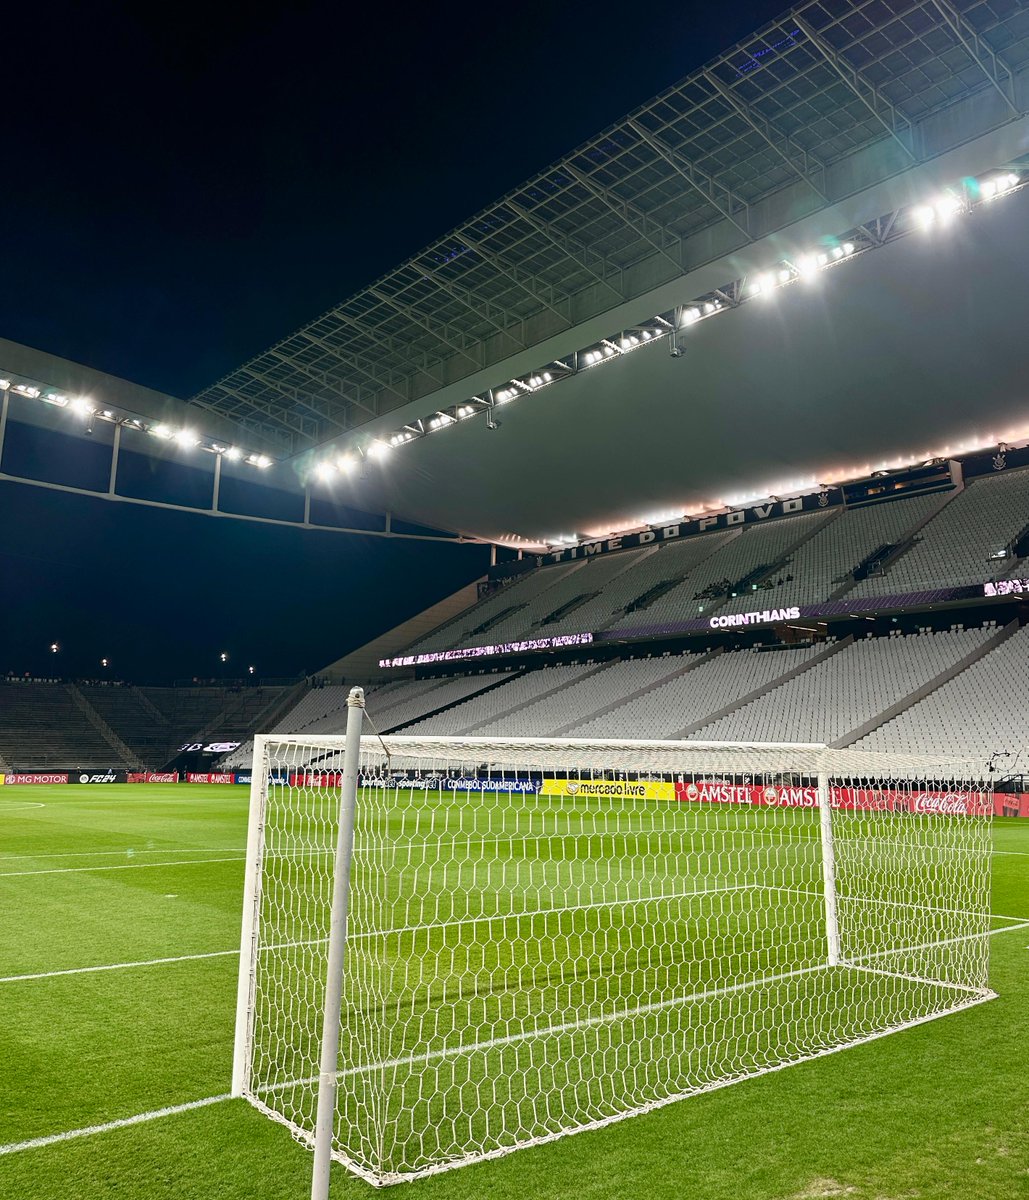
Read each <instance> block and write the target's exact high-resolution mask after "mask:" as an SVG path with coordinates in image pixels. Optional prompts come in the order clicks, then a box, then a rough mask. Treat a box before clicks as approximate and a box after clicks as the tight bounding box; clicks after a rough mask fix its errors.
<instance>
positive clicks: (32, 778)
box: [4, 772, 68, 784]
mask: <svg viewBox="0 0 1029 1200" xmlns="http://www.w3.org/2000/svg"><path fill="white" fill-rule="evenodd" d="M67 782H68V775H67V772H61V773H54V772H51V773H49V774H44V773H42V772H34V773H33V774H31V775H5V776H4V783H6V784H11V783H13V784H26V783H67Z"/></svg>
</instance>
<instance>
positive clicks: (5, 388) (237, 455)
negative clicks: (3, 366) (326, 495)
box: [0, 378, 273, 470]
mask: <svg viewBox="0 0 1029 1200" xmlns="http://www.w3.org/2000/svg"><path fill="white" fill-rule="evenodd" d="M0 392H9V393H10V394H12V395H17V396H24V397H25V398H26V399H29V400H38V401H40V402H41V403H43V404H47V405H49V406H50V407H51V408H61V409H65V410H66V411H67V412H69V413H72V414H73V415H74V416H76V417H77V418H79V419H81V420H84V421H85V422H86V432H87V433H92V432H93V427H94V424H95V422H97V421H102V422H104V423H106V424H109V425H116V426H120V427H121V428H122V429H134V430H135V431H136V432H137V433H143V434H146V435H147V436H148V437H153V438H156V439H157V440H158V441H164V442H170V441H173V442H175V444H176V445H178V446H181V447H183V448H184V449H187V450H191V449H194V448H199V449H201V450H203V451H205V452H206V453H208V454H215V455H218V456H219V457H223V458H226V459H228V460H229V461H230V462H240V461H243V462H245V463H246V464H247V465H248V466H253V467H257V468H258V469H260V470H263V469H265V468H267V467H270V466H271V465H272V462H273V459H272V458H271V457H270V456H269V455H267V454H260V453H257V452H256V451H254V452H252V453H246V452H245V451H243V450H241V449H240V448H239V447H238V446H232V445H228V444H227V443H222V442H219V441H218V440H216V439H209V438H204V437H202V436H201V435H200V434H198V433H196V432H195V431H194V430H192V429H188V428H177V429H176V428H172V427H171V426H169V425H168V424H167V423H166V422H164V421H149V420H146V419H144V418H142V417H137V416H134V415H133V414H131V413H127V412H125V411H123V410H119V409H115V408H105V407H103V406H102V405H101V404H98V403H97V402H96V401H95V400H93V399H91V398H90V397H89V396H69V395H67V394H66V393H64V392H61V391H58V390H56V389H54V388H50V387H47V386H46V385H44V384H39V383H37V382H35V381H33V382H29V381H25V380H22V381H20V382H17V383H16V382H14V380H12V379H8V378H3V379H0Z"/></svg>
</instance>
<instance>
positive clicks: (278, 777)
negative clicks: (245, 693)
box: [244, 737, 992, 1183]
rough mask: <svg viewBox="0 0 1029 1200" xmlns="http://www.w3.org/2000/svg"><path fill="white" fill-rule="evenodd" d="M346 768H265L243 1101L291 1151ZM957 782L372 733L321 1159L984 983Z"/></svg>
mask: <svg viewBox="0 0 1029 1200" xmlns="http://www.w3.org/2000/svg"><path fill="white" fill-rule="evenodd" d="M341 761H342V746H341V739H336V738H324V739H310V738H308V739H304V738H283V739H277V738H274V737H269V738H267V739H262V740H261V742H260V743H259V747H258V755H257V758H256V759H255V779H256V783H255V794H257V795H258V797H259V802H260V803H261V804H262V805H263V838H262V844H261V846H260V864H259V870H258V872H257V881H258V882H257V889H256V893H255V895H254V896H253V897H252V898H251V902H252V903H253V904H254V906H255V914H256V925H255V934H256V936H255V946H256V952H255V955H254V960H253V969H252V976H251V1001H250V1017H249V1020H250V1028H249V1033H248V1041H247V1047H248V1067H249V1069H248V1072H247V1082H246V1085H245V1088H244V1091H245V1094H246V1095H247V1096H248V1097H249V1098H250V1099H251V1100H252V1101H253V1102H254V1103H255V1104H257V1105H258V1106H259V1107H261V1108H262V1109H263V1110H264V1111H265V1112H267V1113H268V1114H269V1115H271V1116H273V1117H274V1118H275V1119H277V1120H280V1121H282V1122H283V1123H285V1124H286V1125H288V1126H289V1127H290V1129H291V1130H292V1131H293V1132H294V1134H295V1135H296V1136H297V1137H298V1138H300V1139H301V1140H308V1141H309V1140H310V1138H311V1136H312V1134H313V1130H314V1114H315V1108H316V1097H317V1075H318V1059H319V1036H320V1032H321V1020H322V998H323V995H324V989H325V971H326V957H327V935H328V924H329V910H330V900H331V894H332V876H333V855H334V850H335V844H336V830H337V821H338V810H339V802H340V786H339V785H340V779H339V770H340V767H341ZM976 776H977V771H976V770H975V769H973V768H972V767H971V766H970V765H969V764H962V763H955V762H948V761H946V760H942V759H940V760H927V759H918V760H915V759H911V760H900V761H898V760H896V759H890V760H889V761H886V760H884V759H882V758H879V757H877V756H873V755H867V754H860V753H858V752H847V751H842V752H834V751H826V750H824V749H822V748H820V747H811V746H800V747H784V746H776V747H761V746H728V745H722V746H704V745H703V744H697V743H690V744H683V743H614V742H589V743H587V742H572V741H566V742H561V743H556V742H551V743H547V742H539V741H531V742H530V741H525V740H521V741H518V740H509V741H504V742H500V741H488V740H483V739H467V738H466V739H454V740H447V739H433V740H431V741H425V740H418V739H413V738H403V737H394V738H387V739H386V740H385V742H383V741H381V740H380V739H378V738H365V739H364V740H363V743H362V764H361V781H360V788H359V791H358V797H357V816H356V827H355V843H354V858H353V868H352V880H351V893H350V920H349V931H348V941H347V950H346V958H345V968H344V987H343V997H344V999H343V1024H342V1032H341V1037H340V1048H339V1074H338V1096H337V1114H336V1125H335V1135H334V1139H333V1153H334V1156H335V1157H336V1158H337V1159H339V1160H340V1161H342V1162H344V1163H345V1164H346V1165H347V1166H349V1167H350V1168H351V1169H352V1170H354V1171H355V1172H356V1173H358V1174H360V1175H362V1176H363V1177H364V1178H366V1179H368V1180H370V1181H372V1182H375V1183H390V1182H396V1181H400V1180H403V1179H410V1178H416V1177H418V1176H419V1175H423V1174H427V1173H430V1172H433V1171H438V1170H442V1169H446V1168H448V1167H451V1166H456V1165H460V1164H461V1163H464V1162H472V1161H477V1160H481V1159H482V1158H485V1157H490V1156H493V1155H497V1154H502V1153H506V1152H508V1151H510V1150H513V1149H516V1148H517V1147H519V1146H524V1145H529V1144H533V1143H538V1142H540V1141H545V1140H549V1139H551V1138H554V1137H558V1136H561V1135H564V1134H567V1133H572V1132H575V1131H577V1130H581V1129H585V1128H590V1127H594V1126H596V1125H599V1124H603V1123H606V1122H608V1121H612V1120H616V1119H619V1118H621V1117H624V1116H627V1115H629V1114H631V1113H636V1112H641V1111H646V1110H647V1109H649V1108H652V1107H655V1106H657V1105H661V1104H664V1103H668V1102H669V1101H671V1100H674V1099H677V1098H679V1097H683V1096H687V1095H690V1094H693V1093H697V1092H700V1091H704V1090H707V1089H710V1088H713V1087H718V1086H723V1085H725V1084H727V1083H731V1082H734V1081H736V1080H740V1079H743V1078H746V1077H748V1076H752V1075H755V1074H759V1073H762V1072H765V1071H768V1070H774V1069H777V1068H779V1067H782V1066H785V1065H787V1064H789V1063H793V1062H798V1061H801V1060H803V1059H806V1058H810V1057H812V1056H815V1055H818V1054H823V1053H827V1052H829V1051H832V1050H836V1049H840V1048H842V1047H844V1046H847V1045H851V1044H854V1043H856V1042H859V1041H862V1040H865V1039H867V1038H869V1037H875V1036H879V1035H881V1034H883V1033H886V1032H889V1031H891V1030H896V1029H900V1028H904V1027H906V1026H909V1025H911V1024H913V1023H917V1022H920V1021H923V1020H927V1019H930V1018H932V1017H936V1016H940V1015H942V1014H944V1013H948V1012H952V1011H955V1010H956V1009H959V1008H962V1007H965V1006H967V1005H969V1004H973V1003H978V1002H980V1001H981V1000H983V999H986V998H988V997H989V996H990V995H991V994H992V993H990V992H989V991H988V985H987V947H988V937H987V931H988V923H989V918H988V907H987V903H988V885H989V873H988V872H989V843H988V839H989V818H988V813H989V810H990V803H989V799H988V797H987V796H986V794H985V793H984V791H983V786H982V784H981V783H977V782H974V779H975V777H976ZM820 780H821V783H822V787H823V789H827V791H826V794H827V795H828V796H829V799H830V805H831V808H830V812H831V834H832V837H831V847H830V848H828V849H827V847H826V843H825V833H824V830H823V819H822V816H821V812H820V809H819V804H818V800H819V782H820ZM827 854H828V856H829V863H830V869H829V873H828V878H829V882H830V884H832V883H833V882H834V887H831V888H830V889H829V890H832V891H834V892H835V896H836V912H837V916H836V921H835V924H836V925H838V940H839V955H838V958H839V961H838V962H836V961H834V955H833V954H832V952H831V946H830V941H831V939H830V925H831V924H833V921H832V917H831V915H828V913H827V900H826V895H827V884H826V880H827V874H826V856H827Z"/></svg>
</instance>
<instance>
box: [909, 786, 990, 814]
mask: <svg viewBox="0 0 1029 1200" xmlns="http://www.w3.org/2000/svg"><path fill="white" fill-rule="evenodd" d="M913 809H914V811H915V812H916V813H923V814H929V815H932V816H936V817H964V816H968V814H969V813H970V812H973V813H974V812H982V811H983V809H982V797H980V796H971V795H969V794H968V793H967V792H919V793H918V794H917V795H916V796H915V798H914V803H913Z"/></svg>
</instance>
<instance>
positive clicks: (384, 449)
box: [368, 442, 393, 458]
mask: <svg viewBox="0 0 1029 1200" xmlns="http://www.w3.org/2000/svg"><path fill="white" fill-rule="evenodd" d="M392 448H393V447H392V446H388V445H387V444H386V443H385V442H372V444H371V445H370V446H369V447H368V454H369V456H370V457H371V458H385V457H386V455H387V454H389V452H390V450H392Z"/></svg>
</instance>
